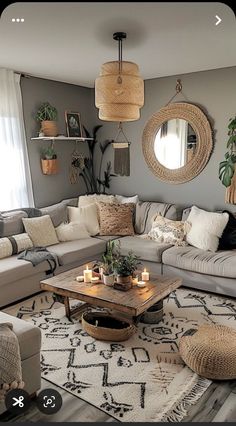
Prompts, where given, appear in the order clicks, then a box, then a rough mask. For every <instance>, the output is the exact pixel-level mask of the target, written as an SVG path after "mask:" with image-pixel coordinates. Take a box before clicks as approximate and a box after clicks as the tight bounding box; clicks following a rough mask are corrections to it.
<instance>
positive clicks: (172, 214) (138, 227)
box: [135, 201, 178, 234]
mask: <svg viewBox="0 0 236 426" xmlns="http://www.w3.org/2000/svg"><path fill="white" fill-rule="evenodd" d="M157 214H160V215H161V216H164V217H166V218H168V219H171V220H177V219H178V212H177V208H176V206H175V205H174V204H167V203H154V202H151V201H140V202H139V203H137V204H136V210H135V232H136V234H148V232H149V231H150V230H151V227H152V219H153V217H154V216H156V215H157Z"/></svg>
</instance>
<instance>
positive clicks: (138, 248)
mask: <svg viewBox="0 0 236 426" xmlns="http://www.w3.org/2000/svg"><path fill="white" fill-rule="evenodd" d="M169 247H171V244H166V243H157V242H156V241H151V240H146V239H144V238H141V237H140V236H134V237H124V238H121V239H120V249H121V254H122V255H123V256H126V255H127V254H128V252H129V251H133V252H134V253H135V254H136V255H137V256H139V257H140V259H141V260H148V261H150V262H161V258H162V253H163V251H164V250H166V249H168V248H169Z"/></svg>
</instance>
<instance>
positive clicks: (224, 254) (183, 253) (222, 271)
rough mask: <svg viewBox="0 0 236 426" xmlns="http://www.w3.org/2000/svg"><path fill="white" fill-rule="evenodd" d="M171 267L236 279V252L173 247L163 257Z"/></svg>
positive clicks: (164, 261) (165, 262)
mask: <svg viewBox="0 0 236 426" xmlns="http://www.w3.org/2000/svg"><path fill="white" fill-rule="evenodd" d="M162 261H163V263H164V264H166V265H169V266H175V267H176V268H180V269H185V270H187V271H192V272H198V273H200V274H207V275H215V276H218V277H227V278H236V251H232V250H231V251H218V252H216V253H212V252H209V251H205V250H201V249H197V248H195V247H191V246H188V247H171V248H169V249H168V250H166V251H165V252H164V253H163V255H162Z"/></svg>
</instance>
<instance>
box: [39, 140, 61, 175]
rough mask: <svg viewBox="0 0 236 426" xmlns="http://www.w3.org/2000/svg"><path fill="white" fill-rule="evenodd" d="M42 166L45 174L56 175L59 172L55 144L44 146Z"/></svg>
mask: <svg viewBox="0 0 236 426" xmlns="http://www.w3.org/2000/svg"><path fill="white" fill-rule="evenodd" d="M41 166H42V172H43V174H44V175H55V174H56V173H58V160H57V154H56V152H55V150H54V147H53V146H49V147H48V148H44V149H43V150H42V152H41Z"/></svg>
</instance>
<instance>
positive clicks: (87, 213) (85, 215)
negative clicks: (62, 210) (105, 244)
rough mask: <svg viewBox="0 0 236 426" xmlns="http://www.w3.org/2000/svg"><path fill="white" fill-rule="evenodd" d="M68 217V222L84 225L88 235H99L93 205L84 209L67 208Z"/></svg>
mask: <svg viewBox="0 0 236 426" xmlns="http://www.w3.org/2000/svg"><path fill="white" fill-rule="evenodd" d="M68 215H69V221H70V222H79V223H84V225H85V227H86V229H87V231H88V232H89V234H90V235H97V234H98V233H99V222H98V213H97V205H96V204H95V203H93V204H90V205H88V206H84V207H70V206H68Z"/></svg>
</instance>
